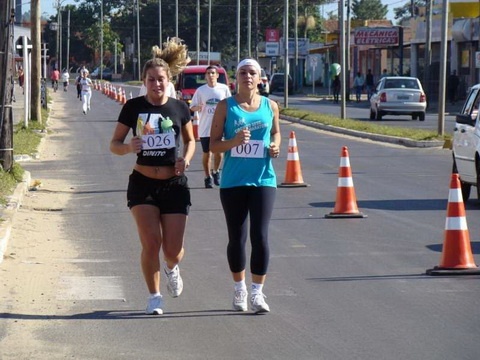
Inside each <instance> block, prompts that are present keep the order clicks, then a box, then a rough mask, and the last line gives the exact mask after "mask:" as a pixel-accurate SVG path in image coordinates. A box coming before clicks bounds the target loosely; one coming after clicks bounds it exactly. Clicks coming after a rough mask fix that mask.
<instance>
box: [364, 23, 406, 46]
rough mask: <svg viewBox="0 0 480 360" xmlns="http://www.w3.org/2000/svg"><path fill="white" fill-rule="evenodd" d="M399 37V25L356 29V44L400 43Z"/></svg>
mask: <svg viewBox="0 0 480 360" xmlns="http://www.w3.org/2000/svg"><path fill="white" fill-rule="evenodd" d="M398 39H399V29H398V28H397V27H390V28H380V27H377V28H368V27H362V28H357V29H355V45H398Z"/></svg>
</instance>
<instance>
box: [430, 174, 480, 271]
mask: <svg viewBox="0 0 480 360" xmlns="http://www.w3.org/2000/svg"><path fill="white" fill-rule="evenodd" d="M478 274H480V270H479V268H478V267H477V265H475V261H474V259H473V254H472V246H471V244H470V234H469V232H468V228H467V219H466V217H465V205H464V204H463V197H462V190H461V184H460V178H459V176H458V174H452V179H451V181H450V191H449V193H448V205H447V220H446V221H445V238H444V241H443V250H442V257H441V259H440V265H439V266H435V267H434V268H433V269H429V270H427V275H478Z"/></svg>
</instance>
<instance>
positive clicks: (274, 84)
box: [270, 73, 293, 94]
mask: <svg viewBox="0 0 480 360" xmlns="http://www.w3.org/2000/svg"><path fill="white" fill-rule="evenodd" d="M284 90H285V74H284V73H275V74H273V75H272V77H271V78H270V93H271V94H272V93H274V92H277V91H278V92H283V91H284ZM288 92H289V93H290V94H291V93H292V92H293V80H292V77H291V76H290V75H288Z"/></svg>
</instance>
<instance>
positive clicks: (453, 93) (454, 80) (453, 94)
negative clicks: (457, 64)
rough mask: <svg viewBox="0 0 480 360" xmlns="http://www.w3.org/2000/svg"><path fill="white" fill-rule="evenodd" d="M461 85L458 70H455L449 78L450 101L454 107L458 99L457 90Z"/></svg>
mask: <svg viewBox="0 0 480 360" xmlns="http://www.w3.org/2000/svg"><path fill="white" fill-rule="evenodd" d="M459 84H460V80H459V79H458V76H457V70H453V71H452V74H451V75H450V76H449V77H448V99H449V100H450V103H451V104H452V105H454V104H455V102H456V98H457V89H458V85H459Z"/></svg>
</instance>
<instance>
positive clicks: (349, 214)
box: [325, 146, 367, 218]
mask: <svg viewBox="0 0 480 360" xmlns="http://www.w3.org/2000/svg"><path fill="white" fill-rule="evenodd" d="M325 217H326V218H365V217H367V216H366V215H364V214H362V213H361V212H360V211H358V206H357V197H356V196H355V188H354V187H353V177H352V169H351V167H350V157H349V156H348V148H347V147H346V146H344V147H343V148H342V153H341V155H340V167H339V169H338V183H337V197H336V201H335V208H334V209H333V212H331V213H330V214H328V215H325Z"/></svg>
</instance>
